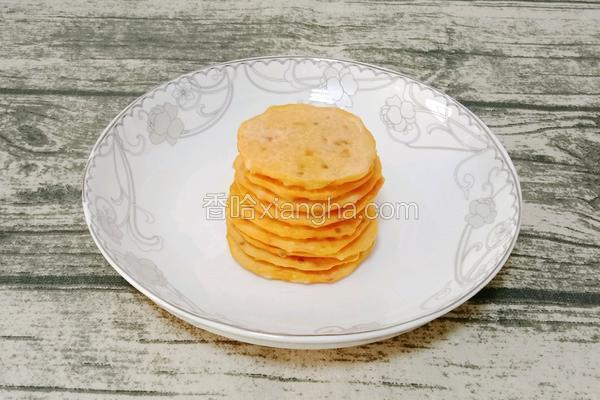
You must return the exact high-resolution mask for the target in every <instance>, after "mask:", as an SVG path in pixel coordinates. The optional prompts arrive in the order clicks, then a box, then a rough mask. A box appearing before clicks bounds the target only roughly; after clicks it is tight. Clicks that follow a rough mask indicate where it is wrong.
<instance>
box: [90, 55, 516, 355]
mask: <svg viewBox="0 0 600 400" xmlns="http://www.w3.org/2000/svg"><path fill="white" fill-rule="evenodd" d="M289 60H295V61H297V62H302V61H311V62H325V63H329V64H336V65H341V66H342V69H343V68H347V67H350V66H353V67H358V68H359V70H360V71H364V70H370V71H373V72H374V73H376V74H386V75H387V76H388V77H389V79H390V83H393V81H394V79H395V78H403V79H405V80H407V81H408V82H412V83H413V84H416V85H419V86H420V87H421V88H424V89H426V90H429V91H431V92H432V93H433V94H434V95H436V96H439V97H440V98H443V99H445V101H446V102H447V104H452V105H455V106H456V109H457V110H458V112H459V114H460V115H461V116H463V117H466V118H467V119H468V121H469V123H470V124H473V125H476V126H477V127H478V128H479V129H480V130H481V131H482V132H483V133H484V134H485V135H486V137H487V138H488V139H489V140H491V142H492V143H493V146H490V147H492V148H494V151H495V152H496V157H498V155H499V156H500V158H499V159H501V161H502V162H503V165H504V166H505V167H506V170H507V171H508V172H510V175H511V177H512V180H513V182H514V186H515V187H514V188H513V190H514V192H515V193H514V194H515V205H514V208H515V209H516V211H517V215H516V220H515V227H514V235H513V236H512V240H511V242H510V244H509V245H508V246H506V248H505V251H504V253H503V255H502V257H501V258H500V261H499V262H498V263H497V265H496V266H495V268H493V269H491V270H490V271H489V273H488V274H486V275H485V276H477V278H479V279H478V282H473V281H472V282H469V283H471V284H474V286H473V287H472V288H471V290H470V291H468V292H467V293H464V294H463V295H462V296H460V297H458V298H456V299H454V300H453V301H452V302H451V303H450V304H447V305H445V306H444V307H442V308H438V309H436V310H435V311H431V312H429V313H428V314H424V315H421V316H419V317H416V318H413V319H411V320H408V321H403V322H401V323H397V324H393V325H389V326H388V325H386V326H381V325H378V324H361V325H358V326H354V327H350V328H341V327H324V328H321V329H319V330H318V331H316V332H315V333H314V334H298V335H297V334H285V333H272V332H262V331H257V330H252V329H248V328H244V327H241V326H237V325H236V324H235V323H232V322H222V321H223V320H225V321H226V319H225V318H223V316H218V317H217V319H213V318H210V317H207V316H206V313H205V312H203V310H199V309H197V307H196V306H195V305H194V307H192V308H193V309H195V311H193V312H192V311H188V310H185V309H183V308H182V307H181V306H180V305H177V304H175V303H173V302H169V301H166V300H164V299H163V298H161V297H159V296H158V295H156V294H155V293H153V292H152V291H150V290H148V289H147V288H145V287H144V286H142V285H141V284H140V283H139V282H137V281H136V280H135V279H134V278H133V277H132V276H131V275H130V274H129V273H127V271H125V270H124V269H122V267H120V266H119V263H118V258H122V257H118V258H117V259H114V258H113V257H112V255H110V254H109V253H111V252H112V251H110V250H109V249H110V245H109V244H108V243H106V241H104V240H102V239H101V238H100V237H99V236H98V234H97V232H96V229H95V228H94V226H93V225H94V224H93V222H92V221H93V219H94V218H95V216H94V215H93V213H92V212H91V211H90V206H89V204H90V198H89V194H90V193H89V191H88V189H87V183H88V181H89V179H90V176H91V175H90V173H91V170H92V169H93V167H94V157H95V155H96V153H97V152H98V153H101V151H100V149H101V148H102V146H103V142H104V140H105V139H106V137H107V136H108V135H109V133H110V132H111V131H112V130H113V128H115V127H119V126H122V121H123V118H124V117H125V116H126V115H128V114H129V115H133V113H134V112H135V111H136V110H141V109H142V108H143V104H144V101H146V100H149V99H152V98H153V97H154V95H155V94H156V93H158V92H160V91H166V90H167V89H169V88H170V87H172V86H173V85H178V84H180V83H181V82H182V81H185V80H186V79H187V80H189V79H190V78H191V77H193V76H194V75H195V74H200V73H206V74H208V73H210V72H211V71H214V70H217V71H219V72H220V71H222V70H226V69H227V68H232V69H233V70H234V71H235V70H236V69H237V67H239V66H247V65H252V64H254V63H267V62H281V63H284V62H287V61H289ZM245 72H246V73H247V69H246V71H245ZM220 73H221V72H220ZM338 73H339V71H338ZM290 76H291V77H292V79H294V81H293V82H296V84H297V85H298V87H297V88H295V89H296V90H297V91H303V90H306V89H308V88H314V85H310V84H309V85H306V84H303V83H302V81H301V80H298V79H297V77H295V76H294V75H293V74H292V75H290ZM286 78H287V77H286ZM321 84H324V83H323V82H321ZM384 86H385V85H384ZM257 87H259V86H257ZM375 89H377V87H375ZM343 92H344V93H343V95H342V97H341V98H339V99H336V101H335V102H334V103H335V104H336V105H338V106H342V107H348V106H351V103H350V104H348V100H349V99H348V98H350V97H351V95H352V94H354V93H347V91H346V90H345V89H344V90H343ZM230 101H231V97H230V96H229V102H230ZM338 101H339V102H340V103H338ZM350 101H351V100H350ZM178 105H180V106H181V104H178ZM227 106H228V103H227ZM226 108H227V107H225V108H223V109H222V112H221V113H220V115H219V113H216V114H213V115H210V114H207V117H209V120H210V119H211V117H214V115H216V117H214V118H212V120H213V122H212V123H211V122H210V121H209V123H208V124H207V125H205V127H203V128H205V129H207V128H208V127H210V126H211V125H212V124H213V123H216V122H217V121H218V119H220V117H221V116H222V114H223V113H224V111H225V109H226ZM141 111H142V112H144V111H143V110H141ZM383 122H384V124H385V121H383ZM205 129H199V130H196V131H187V132H185V134H184V135H180V137H184V136H188V135H192V134H196V133H199V132H200V131H203V130H205ZM136 139H139V138H136ZM404 143H405V144H407V145H408V146H409V147H411V143H412V141H408V142H404ZM155 144H156V143H155ZM171 144H173V143H171ZM486 147H487V146H486ZM490 147H487V148H488V149H489V148H490ZM120 151H123V149H122V148H121V150H120ZM457 183H459V181H458V180H457ZM459 185H460V183H459ZM125 197H127V196H125ZM86 201H87V203H86ZM82 205H83V209H84V214H85V219H86V223H87V225H88V228H89V230H90V234H91V236H92V238H93V239H94V241H95V242H96V245H97V246H98V248H99V249H100V251H101V253H102V254H103V255H104V257H105V258H106V259H107V261H108V262H109V263H110V264H111V265H112V266H113V268H115V270H117V272H119V274H121V275H122V276H123V277H124V278H125V279H126V280H127V281H128V282H129V283H130V284H132V285H133V286H134V287H136V288H137V289H138V290H139V291H141V292H142V293H144V294H145V295H146V296H148V297H149V298H150V299H152V300H153V301H154V302H155V303H157V304H159V305H161V306H162V307H164V308H167V309H168V310H169V311H171V312H173V313H175V314H177V315H179V316H182V317H183V318H184V319H187V320H193V321H196V322H197V323H198V324H200V325H205V326H207V327H210V328H212V329H217V330H222V331H225V332H227V331H232V332H234V331H235V332H237V334H238V335H240V334H241V335H244V334H246V335H251V336H253V337H254V338H256V337H259V338H262V339H264V340H273V341H284V342H285V340H286V338H294V341H295V342H298V341H299V340H300V338H305V339H306V340H307V343H308V342H310V343H318V342H321V340H319V338H322V339H323V340H322V341H323V342H333V341H335V340H332V338H334V337H344V339H343V340H342V341H343V342H348V341H352V339H350V338H351V337H356V339H354V340H358V337H364V336H365V335H366V334H369V336H370V337H372V338H377V337H383V336H384V335H386V336H389V335H390V334H399V333H402V332H404V331H406V330H408V329H412V328H414V327H417V326H420V325H422V324H425V323H427V322H429V321H431V320H432V319H435V318H437V317H438V316H440V315H443V314H445V313H446V312H448V311H450V310H452V309H454V308H455V307H457V306H459V305H460V304H462V303H464V302H465V301H467V300H468V299H469V298H470V297H472V296H473V295H474V294H476V293H477V292H478V291H479V290H480V289H481V288H482V287H483V286H485V285H486V284H487V283H488V282H489V281H490V280H491V279H492V278H493V277H494V276H495V275H496V274H497V273H498V271H499V270H500V269H501V268H502V266H503V265H504V264H505V262H506V260H507V259H508V257H509V255H510V252H511V251H512V249H513V247H514V244H515V242H516V239H517V237H518V233H519V230H520V226H521V218H522V212H523V207H522V194H521V188H520V183H519V179H518V177H517V174H516V171H515V169H514V165H513V164H512V162H511V160H510V158H509V156H508V154H507V153H506V150H505V149H504V148H503V146H502V145H501V144H500V142H499V141H498V139H497V138H496V137H495V135H494V134H493V133H492V132H491V131H490V130H489V128H487V126H486V125H485V124H484V123H483V122H482V121H481V120H480V119H479V118H478V117H477V116H475V115H474V114H473V113H471V112H470V111H469V110H468V109H467V108H466V107H464V106H463V105H462V104H460V103H459V102H458V101H456V100H454V99H452V98H451V97H449V96H447V95H445V94H443V93H441V92H439V91H437V90H436V89H433V88H431V87H430V86H428V85H427V84H424V83H422V82H419V81H416V80H414V79H412V78H410V77H408V76H406V75H404V74H401V73H398V72H395V71H392V70H389V69H385V68H381V67H377V66H374V65H370V64H366V63H361V62H354V61H349V60H341V59H332V58H314V57H302V56H273V57H258V58H249V59H240V60H234V61H230V62H226V63H221V64H215V65H212V66H210V67H207V68H204V69H202V70H198V71H195V72H192V73H189V74H186V75H183V76H180V77H179V78H177V79H175V80H173V81H170V82H167V83H165V84H162V85H160V86H158V87H156V88H154V89H152V90H150V91H149V92H148V93H146V94H144V95H142V96H140V97H139V98H137V99H136V100H134V101H133V102H132V103H130V104H129V105H128V106H127V107H126V108H125V109H124V110H123V111H122V112H121V113H119V114H118V115H117V116H116V117H115V118H114V119H113V120H112V121H111V123H110V124H109V125H108V126H107V128H105V130H104V131H103V132H102V134H101V135H100V137H99V139H98V141H97V142H96V144H95V145H94V148H93V150H92V151H91V153H90V156H89V158H88V161H87V164H86V167H85V172H84V178H83V183H82ZM134 205H135V206H137V204H136V203H135V200H134ZM108 213H109V214H110V211H108ZM134 214H135V212H134ZM108 219H110V218H108ZM468 227H469V224H468V223H467V224H466V225H465V230H467V229H468ZM463 236H464V232H463ZM143 237H144V236H143ZM145 238H146V239H148V237H145ZM124 256H125V257H129V256H130V255H129V254H128V255H124ZM133 256H134V257H136V256H135V255H133ZM136 260H137V261H138V262H145V261H147V260H146V259H144V258H140V257H136ZM158 278H160V276H159V277H158ZM158 278H157V279H158ZM459 282H460V281H459ZM447 294H448V288H447V287H444V288H442V290H441V291H440V292H439V293H437V294H436V295H435V296H433V297H435V299H436V300H439V299H438V296H440V297H442V298H443V299H446V297H447V296H446V295H447ZM180 295H181V294H180ZM182 297H183V296H182ZM185 303H186V304H187V306H188V307H189V305H190V304H189V303H188V302H187V301H186V302H185ZM438 306H439V305H438ZM423 308H424V310H425V309H428V307H423ZM202 314H204V315H202ZM219 317H220V318H219ZM349 329H353V330H352V331H350V332H349V331H348V330H349Z"/></svg>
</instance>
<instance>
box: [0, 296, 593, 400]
mask: <svg viewBox="0 0 600 400" xmlns="http://www.w3.org/2000/svg"><path fill="white" fill-rule="evenodd" d="M75 299H77V300H76V301H75ZM0 303H1V304H3V305H4V307H3V311H2V312H3V314H4V315H5V316H6V318H2V320H0V335H2V336H3V341H4V343H9V344H10V345H9V346H7V349H6V350H5V352H6V353H5V357H4V358H3V360H10V363H5V364H4V365H1V367H2V370H3V373H2V374H0V390H3V388H4V389H5V390H6V391H9V392H10V393H16V392H18V393H22V394H25V395H26V394H29V393H31V394H34V395H35V393H36V391H37V390H42V391H45V392H50V393H51V394H54V395H55V396H57V397H58V396H59V395H62V394H69V393H73V392H74V391H75V392H76V393H79V391H80V392H81V393H82V394H94V393H96V392H98V393H99V394H106V395H112V396H113V397H114V398H120V397H123V398H127V396H130V395H132V393H128V392H134V393H140V394H148V395H155V396H175V395H183V396H186V395H187V396H192V395H196V394H205V396H206V397H220V396H238V397H246V398H247V397H252V396H261V398H281V397H282V396H286V395H296V396H299V395H300V394H303V396H304V397H307V396H308V397H310V398H313V397H319V398H346V397H353V398H359V397H364V396H366V395H370V396H377V397H378V398H379V397H381V398H392V397H397V396H399V395H407V396H412V395H415V394H418V395H420V396H421V397H428V396H431V397H444V398H446V397H447V396H448V395H449V394H452V395H453V396H459V395H461V394H462V395H463V396H472V395H477V397H485V398H489V399H505V398H517V397H518V398H533V397H535V396H542V397H545V396H548V394H549V393H554V394H555V395H563V396H567V397H569V398H572V397H582V398H585V397H590V396H591V394H592V393H595V391H597V390H598V386H597V382H598V378H600V377H599V376H598V369H599V368H600V365H599V363H600V358H598V357H596V356H597V354H598V351H599V350H600V345H599V344H598V343H597V339H598V338H597V332H598V328H599V327H600V307H598V306H596V307H593V308H568V309H565V308H562V307H558V306H548V307H536V306H529V305H522V306H494V305H486V306H485V307H483V308H482V307H481V306H473V305H467V306H463V307H461V308H459V309H458V310H457V311H455V312H452V313H451V314H449V315H448V316H446V317H444V318H442V319H440V320H437V321H435V322H433V323H430V324H428V325H427V326H425V327H424V328H422V329H418V330H416V331H413V332H411V333H408V334H406V335H403V336H400V337H398V338H395V339H392V340H388V341H385V342H382V343H378V344H372V345H368V346H362V347H358V348H350V349H343V350H328V351H313V352H307V351H293V350H276V349H268V348H264V347H259V346H250V345H244V344H240V343H238V342H235V341H230V340H227V339H223V338H221V337H218V336H215V335H212V334H209V333H206V332H204V331H201V330H198V329H194V328H192V327H190V326H189V325H187V324H185V323H183V322H180V321H178V320H176V319H174V318H172V317H170V316H169V315H168V314H167V313H166V312H163V311H161V310H159V309H158V308H157V307H156V306H154V305H152V304H151V303H150V302H149V301H148V300H146V299H145V298H143V296H142V295H140V294H138V293H135V292H101V293H99V292H95V291H79V292H73V291H71V290H63V291H12V290H1V291H0ZM24 308H26V309H28V310H29V311H28V316H29V318H28V319H23V318H20V315H21V313H22V311H23V309H24ZM477 314H485V315H486V317H485V318H478V315H477ZM57 317H59V318H60V321H61V323H60V324H59V325H57V324H56V321H57ZM541 335H543V337H544V340H539V337H540V336H541ZM565 354H569V357H564V355H565ZM134 366H135V367H134ZM24 371H27V373H23V372H24ZM44 388H51V389H44Z"/></svg>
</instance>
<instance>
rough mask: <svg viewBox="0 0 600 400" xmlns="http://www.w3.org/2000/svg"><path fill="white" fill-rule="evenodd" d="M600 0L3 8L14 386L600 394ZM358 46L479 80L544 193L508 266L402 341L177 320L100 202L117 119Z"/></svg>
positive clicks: (403, 63)
mask: <svg viewBox="0 0 600 400" xmlns="http://www.w3.org/2000/svg"><path fill="white" fill-rule="evenodd" d="M599 22H600V3H598V2H593V1H579V2H563V1H552V2H537V1H527V0H526V1H502V2H465V1H451V2H441V1H429V2H420V3H417V4H414V3H412V2H378V1H352V2H341V1H336V2H330V3H321V2H314V1H309V0H299V1H295V2H294V3H293V4H289V5H288V4H274V3H273V2H269V1H266V0H253V1H251V2H246V1H241V0H236V1H230V2H226V3H222V2H200V3H197V2H190V1H188V0H172V1H169V2H162V1H159V0H148V1H138V2H135V3H127V4H123V3H122V2H120V1H117V0H109V1H107V2H103V3H102V4H94V5H93V6H92V5H90V4H88V3H71V2H66V1H53V2H49V1H42V2H32V1H16V0H7V1H3V2H2V4H0V171H1V173H0V304H2V306H3V307H0V348H1V349H2V350H1V351H0V397H1V398H27V399H30V398H44V399H46V398H61V399H62V398H77V399H80V398H82V399H85V398H111V399H112V398H123V399H126V398H139V397H146V398H165V397H176V398H197V397H206V398H220V397H241V398H252V397H260V398H267V399H268V398H277V399H280V398H282V397H291V396H294V397H299V396H302V397H305V398H306V397H308V398H317V397H319V398H365V397H375V398H398V397H402V396H405V397H410V398H413V397H416V398H464V397H478V398H490V399H496V398H498V399H500V398H502V399H504V398H595V397H598V396H600V386H599V385H598V383H597V382H599V381H600V364H599V360H600V357H598V354H599V353H600V346H599V343H600V337H599V336H598V328H599V326H600V298H599V296H600V293H599V291H598V288H599V287H600V274H598V271H599V270H600V136H599V135H598V132H599V128H600V117H599V115H600V23H599ZM261 54H264V55H267V54H306V55H315V54H318V55H323V56H332V57H342V58H351V59H357V60H361V61H366V62H372V63H375V64H379V65H384V66H387V67H390V68H393V69H397V70H400V71H402V72H405V73H407V74H409V75H412V76H414V77H416V78H419V79H421V80H424V81H426V82H428V83H430V84H432V85H433V86H435V87H438V88H440V89H442V90H444V91H445V92H447V93H448V94H450V95H452V96H454V97H456V98H458V99H459V100H461V101H462V102H463V103H464V104H465V105H467V106H468V107H470V108H471V109H473V111H474V112H475V113H476V114H477V115H479V116H481V117H482V119H483V120H484V121H485V122H486V123H487V124H488V125H489V126H490V127H492V129H493V130H494V131H495V132H496V133H497V134H498V135H499V137H500V139H501V140H502V142H503V143H504V144H505V146H506V147H507V149H508V151H509V153H510V155H511V157H512V158H513V160H514V161H515V164H516V166H517V169H518V172H519V174H520V178H521V182H522V186H523V195H524V199H525V214H524V221H523V229H522V234H521V236H520V238H519V241H518V243H517V246H516V248H515V250H514V252H513V255H512V256H511V258H510V259H509V261H508V263H507V265H506V268H504V269H503V270H502V272H501V273H500V275H499V276H498V277H497V278H496V279H494V280H493V281H492V283H491V284H490V285H489V286H488V287H487V288H485V289H484V290H483V291H482V292H480V293H479V294H478V295H477V296H476V297H475V298H474V299H473V300H471V301H470V302H469V303H468V304H466V305H464V306H462V307H460V308H459V309H458V310H456V311H454V312H452V313H450V314H448V315H447V316H445V317H444V318H442V319H439V320H437V321H434V322H433V323H430V324H429V325H427V326H425V327H423V328H421V329H418V330H416V331H414V332H411V333H409V334H407V335H404V336H401V337H398V338H396V339H393V340H389V341H385V342H383V343H378V344H373V345H369V346H363V347H359V348H354V349H344V350H332V351H319V352H301V351H285V350H274V349H267V348H262V347H257V346H251V345H244V344H241V343H238V342H234V341H230V340H227V339H224V338H221V337H217V336H215V335H212V334H209V333H206V332H203V331H201V330H198V329H195V328H192V327H190V326H189V325H187V324H185V323H183V322H180V321H177V320H175V319H174V318H172V317H170V316H169V315H168V314H167V313H165V312H163V311H161V310H159V309H158V308H157V307H156V306H154V305H152V304H151V303H150V302H149V301H148V300H147V299H145V298H144V297H143V296H142V295H140V294H139V293H137V292H136V291H135V290H134V289H133V288H131V287H130V286H129V285H128V284H127V283H126V282H125V281H124V280H123V279H122V278H120V277H119V276H118V275H117V274H116V272H114V271H113V270H112V269H111V268H110V267H109V266H108V264H107V263H106V262H105V261H104V260H103V259H102V257H101V256H100V255H99V253H98V251H97V250H96V248H95V246H94V244H93V242H92V240H91V238H90V237H89V235H88V234H87V231H86V229H85V226H84V223H83V218H82V214H81V209H80V206H79V190H80V181H81V174H82V169H83V165H84V163H85V159H86V157H87V154H88V152H89V150H90V148H91V146H92V145H93V143H94V142H95V140H96V138H97V135H98V134H99V132H100V131H101V130H102V128H103V127H104V126H105V125H106V123H107V122H108V121H109V120H110V119H111V118H112V117H113V116H114V115H116V114H117V113H118V112H119V111H120V110H121V109H122V108H123V107H124V106H125V105H126V104H128V103H129V102H130V101H131V100H132V99H134V98H135V97H137V96H138V95H140V94H142V93H143V92H145V91H147V90H148V89H149V88H150V87H153V86H154V85H156V84H159V83H161V82H163V81H165V80H168V79H172V78H173V77H175V76H177V75H179V74H181V73H185V72H189V71H191V70H195V69H197V68H199V67H201V66H203V65H205V64H208V63H212V62H217V61H225V60H229V59H235V58H242V57H249V56H256V55H261Z"/></svg>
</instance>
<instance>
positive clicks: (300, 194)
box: [233, 157, 381, 201]
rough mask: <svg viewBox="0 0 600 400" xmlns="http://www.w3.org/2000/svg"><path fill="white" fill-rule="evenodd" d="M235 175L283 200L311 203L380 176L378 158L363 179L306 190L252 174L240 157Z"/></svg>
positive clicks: (236, 161)
mask: <svg viewBox="0 0 600 400" xmlns="http://www.w3.org/2000/svg"><path fill="white" fill-rule="evenodd" d="M233 166H234V168H235V170H236V175H237V174H238V173H239V174H242V175H243V176H244V177H245V178H246V179H247V180H248V181H250V182H251V183H253V184H254V185H256V186H258V187H262V188H264V189H268V190H270V191H271V192H273V193H276V194H277V195H279V197H281V198H284V199H290V200H291V199H307V200H312V201H319V200H327V199H329V198H332V197H339V196H341V195H343V194H345V193H348V192H350V191H352V190H354V189H356V188H358V187H360V186H362V185H363V184H364V183H366V182H367V181H368V180H370V179H371V178H372V176H373V175H375V174H378V175H381V162H380V160H379V157H377V158H376V159H375V165H374V166H373V168H371V171H370V172H369V173H368V174H367V175H365V176H364V177H362V178H360V179H357V180H355V181H351V182H346V183H344V184H341V185H330V186H326V187H324V188H321V189H314V190H307V189H305V188H303V187H301V186H285V185H284V184H283V183H281V182H279V181H277V180H275V179H272V178H269V177H267V176H264V175H259V174H252V173H250V171H248V170H247V169H246V168H244V164H243V162H242V160H241V158H240V157H237V158H236V159H235V161H234V163H233Z"/></svg>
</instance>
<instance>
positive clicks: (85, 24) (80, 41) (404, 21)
mask: <svg viewBox="0 0 600 400" xmlns="http://www.w3.org/2000/svg"><path fill="white" fill-rule="evenodd" d="M526 5H527V4H523V3H519V2H503V3H499V4H498V3H479V4H477V6H476V7H473V6H472V5H469V4H465V3H464V2H449V3H446V2H432V3H423V4H412V3H394V2H392V3H364V2H353V3H347V4H343V5H342V4H341V3H337V4H336V3H329V4H324V3H316V2H313V1H298V2H294V4H293V5H288V6H283V5H282V6H278V7H273V5H272V4H271V3H270V2H266V1H256V2H254V4H253V6H252V7H250V8H246V6H247V4H246V3H245V2H228V5H227V7H223V5H220V4H212V3H202V4H201V5H194V6H190V5H189V4H187V2H185V1H182V2H175V4H171V3H170V2H169V7H165V5H164V4H163V3H162V2H159V1H152V2H146V3H145V4H144V6H141V7H140V8H143V10H135V11H134V13H135V15H134V16H132V15H131V12H132V11H131V9H130V8H129V7H122V6H120V3H114V4H112V6H111V5H108V4H107V5H104V6H103V7H101V9H97V10H90V9H85V8H81V7H73V6H68V9H69V13H64V12H63V9H64V8H65V7H66V5H65V4H62V3H58V5H53V6H48V7H47V8H46V7H44V8H42V9H39V8H34V9H32V7H31V5H27V4H22V3H21V2H19V3H13V4H7V5H5V8H6V9H7V11H6V12H5V13H4V21H3V23H4V31H5V32H6V36H7V37H6V40H5V43H6V45H5V46H3V47H2V48H1V49H0V59H2V60H3V62H2V63H0V75H1V76H3V78H4V84H3V85H2V87H3V88H4V89H9V90H18V91H20V92H28V91H33V93H40V92H39V91H40V90H47V91H50V93H52V92H53V91H57V90H58V91H62V92H63V93H67V94H68V93H69V91H71V92H73V93H75V92H81V93H88V94H99V95H103V94H111V93H123V92H126V93H130V92H134V93H141V92H143V91H145V90H146V89H147V88H148V87H149V86H152V85H154V84H157V83H159V82H162V81H164V80H167V79H170V78H173V77H174V76H176V75H178V74H180V73H183V72H188V71H190V70H193V69H196V68H197V67H198V66H199V65H204V64H206V63H210V62H214V61H224V60H229V59H234V58H240V57H248V56H256V55H257V53H256V49H260V51H261V52H262V53H263V54H268V53H270V54H274V53H279V54H281V53H295V54H322V55H331V56H337V57H347V58H353V59H358V60H362V61H368V62H374V63H378V64H382V65H386V66H389V67H393V68H397V69H399V70H401V71H403V72H405V73H407V74H411V75H414V76H415V77H417V78H420V79H423V80H426V81H427V82H430V83H432V84H434V85H435V86H437V87H439V88H441V89H443V90H445V91H447V92H448V93H449V94H452V95H454V96H456V97H458V98H460V99H463V100H470V101H479V102H486V103H488V104H502V103H507V102H508V103H521V104H540V105H545V104H551V105H560V106H564V105H571V106H578V107H588V108H591V109H594V110H598V107H599V106H600V103H599V100H598V99H599V98H600V97H599V96H598V94H600V79H598V77H599V76H600V72H599V67H598V59H599V57H600V39H599V38H598V33H600V28H599V25H598V23H597V21H598V20H599V19H600V5H598V4H575V5H570V6H569V7H565V4H551V3H539V4H535V5H534V6H532V5H531V4H529V5H527V6H528V8H527V12H523V6H526ZM242 10H243V12H242ZM48 38H49V40H51V42H52V44H51V45H45V43H46V41H47V40H48ZM23 60H28V62H27V63H23V62H22V61H23Z"/></svg>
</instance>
